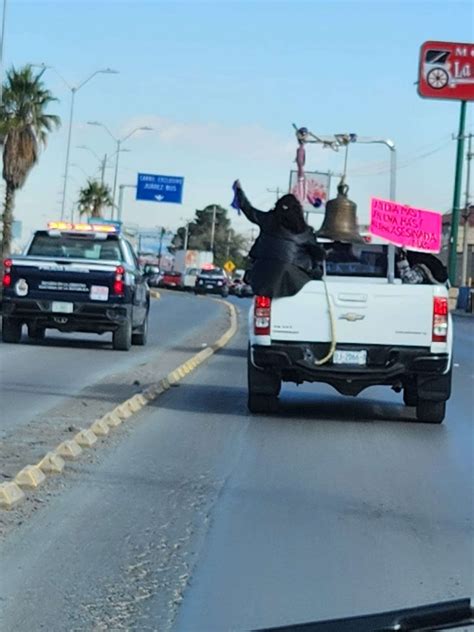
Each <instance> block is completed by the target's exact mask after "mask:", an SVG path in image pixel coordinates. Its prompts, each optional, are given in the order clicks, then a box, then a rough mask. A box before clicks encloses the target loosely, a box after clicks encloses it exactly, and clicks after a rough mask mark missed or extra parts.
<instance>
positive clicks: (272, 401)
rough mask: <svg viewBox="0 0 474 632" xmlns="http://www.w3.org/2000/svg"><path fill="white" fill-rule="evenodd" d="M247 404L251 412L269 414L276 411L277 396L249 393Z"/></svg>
mask: <svg viewBox="0 0 474 632" xmlns="http://www.w3.org/2000/svg"><path fill="white" fill-rule="evenodd" d="M247 406H248V409H249V411H250V412H251V413H254V414H261V415H271V414H272V413H276V412H278V397H274V396H273V395H255V394H252V393H249V397H248V403H247Z"/></svg>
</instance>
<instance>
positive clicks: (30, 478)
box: [15, 465, 46, 489]
mask: <svg viewBox="0 0 474 632" xmlns="http://www.w3.org/2000/svg"><path fill="white" fill-rule="evenodd" d="M45 480H46V476H45V475H44V474H43V472H42V471H41V469H40V468H39V467H38V466H37V465H27V466H26V467H24V468H23V469H22V470H20V471H19V472H18V474H17V475H16V476H15V483H16V484H17V485H19V486H20V487H28V488H30V489H34V488H35V487H39V486H40V485H41V483H44V482H45Z"/></svg>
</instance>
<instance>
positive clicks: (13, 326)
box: [2, 317, 22, 343]
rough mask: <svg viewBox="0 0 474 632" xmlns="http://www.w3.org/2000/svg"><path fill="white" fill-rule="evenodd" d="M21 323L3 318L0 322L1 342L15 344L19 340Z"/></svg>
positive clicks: (13, 319)
mask: <svg viewBox="0 0 474 632" xmlns="http://www.w3.org/2000/svg"><path fill="white" fill-rule="evenodd" d="M21 328H22V323H21V321H19V320H16V319H15V318H7V317H4V318H3V322H2V341H3V342H10V343H17V342H20V340H21Z"/></svg>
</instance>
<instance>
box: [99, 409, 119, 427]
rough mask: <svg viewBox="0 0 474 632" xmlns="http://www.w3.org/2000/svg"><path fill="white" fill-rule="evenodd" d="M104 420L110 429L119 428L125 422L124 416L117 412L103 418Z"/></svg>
mask: <svg viewBox="0 0 474 632" xmlns="http://www.w3.org/2000/svg"><path fill="white" fill-rule="evenodd" d="M102 419H103V420H104V421H105V423H106V424H107V426H108V427H109V428H116V427H117V426H120V424H121V423H122V422H123V419H122V416H121V415H119V413H118V412H116V411H113V412H111V413H109V414H108V415H105V417H102Z"/></svg>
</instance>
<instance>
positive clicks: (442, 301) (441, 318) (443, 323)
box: [432, 296, 448, 342]
mask: <svg viewBox="0 0 474 632" xmlns="http://www.w3.org/2000/svg"><path fill="white" fill-rule="evenodd" d="M447 338H448V299H447V298H444V297H441V296H435V297H434V299H433V335H432V341H433V342H446V340H447Z"/></svg>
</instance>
